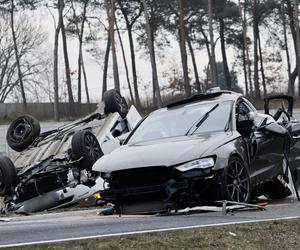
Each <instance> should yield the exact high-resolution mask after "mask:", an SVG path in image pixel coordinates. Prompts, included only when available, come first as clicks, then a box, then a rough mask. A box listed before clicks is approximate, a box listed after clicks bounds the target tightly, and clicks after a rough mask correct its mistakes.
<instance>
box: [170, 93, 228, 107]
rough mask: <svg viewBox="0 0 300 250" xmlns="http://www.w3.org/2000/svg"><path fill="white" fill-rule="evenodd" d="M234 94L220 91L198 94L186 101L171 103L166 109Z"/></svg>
mask: <svg viewBox="0 0 300 250" xmlns="http://www.w3.org/2000/svg"><path fill="white" fill-rule="evenodd" d="M232 93H233V92H231V91H226V90H222V91H219V92H214V93H208V94H196V95H193V96H191V97H189V98H186V99H184V100H181V101H178V102H173V103H170V104H168V105H166V107H167V108H172V107H176V106H179V105H183V104H187V103H191V102H195V101H203V100H207V99H211V98H215V97H219V96H221V95H222V94H232Z"/></svg>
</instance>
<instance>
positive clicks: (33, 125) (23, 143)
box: [6, 115, 41, 152]
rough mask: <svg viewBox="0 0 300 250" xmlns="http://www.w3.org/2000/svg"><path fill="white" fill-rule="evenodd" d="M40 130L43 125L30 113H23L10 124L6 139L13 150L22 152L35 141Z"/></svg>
mask: <svg viewBox="0 0 300 250" xmlns="http://www.w3.org/2000/svg"><path fill="white" fill-rule="evenodd" d="M40 132H41V127H40V123H39V121H38V120H37V119H35V118H34V117H32V116H30V115H22V116H19V117H18V118H17V119H15V120H14V121H13V122H12V123H11V124H10V125H9V127H8V130H7V134H6V141H7V144H8V145H9V146H10V147H11V148H12V149H13V150H15V151H17V152H21V151H23V150H25V149H26V148H28V147H29V146H30V145H31V144H32V143H33V142H34V140H35V139H36V138H37V137H38V136H39V135H40Z"/></svg>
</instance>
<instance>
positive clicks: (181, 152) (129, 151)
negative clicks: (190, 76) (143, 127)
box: [93, 132, 232, 173]
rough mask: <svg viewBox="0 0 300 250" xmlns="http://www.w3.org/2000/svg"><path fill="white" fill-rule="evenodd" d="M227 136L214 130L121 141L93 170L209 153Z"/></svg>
mask: <svg viewBox="0 0 300 250" xmlns="http://www.w3.org/2000/svg"><path fill="white" fill-rule="evenodd" d="M231 139H232V133H231V132H230V133H226V132H217V133H216V132H214V133H210V134H202V135H193V136H182V137H176V138H165V139H160V140H156V141H149V142H144V143H138V144H134V145H124V146H122V147H120V148H118V149H116V150H115V151H113V152H112V153H110V154H108V155H104V156H103V157H102V158H100V159H99V160H98V161H97V162H96V163H95V164H94V166H93V170H94V171H97V172H104V173H111V172H114V171H117V170H124V169H132V168H141V167H153V166H173V165H177V164H180V163H184V162H187V161H190V160H193V159H197V158H199V157H204V156H206V155H211V154H213V150H214V149H216V148H217V147H219V146H220V145H223V144H225V143H226V142H227V141H229V140H231Z"/></svg>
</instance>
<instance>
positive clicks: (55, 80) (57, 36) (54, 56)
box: [53, 0, 61, 121]
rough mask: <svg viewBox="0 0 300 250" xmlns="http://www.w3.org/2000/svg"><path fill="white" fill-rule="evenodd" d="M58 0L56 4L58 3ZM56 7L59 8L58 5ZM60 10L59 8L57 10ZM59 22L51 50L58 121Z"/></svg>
mask: <svg viewBox="0 0 300 250" xmlns="http://www.w3.org/2000/svg"><path fill="white" fill-rule="evenodd" d="M59 1H60V0H58V5H59ZM58 8H61V6H59V7H58ZM58 12H60V10H58ZM60 27H61V23H60V20H58V23H57V27H56V28H55V35H54V52H53V60H54V62H53V84H54V119H55V120H56V121H59V118H60V117H59V116H60V115H59V96H58V38H59V33H60Z"/></svg>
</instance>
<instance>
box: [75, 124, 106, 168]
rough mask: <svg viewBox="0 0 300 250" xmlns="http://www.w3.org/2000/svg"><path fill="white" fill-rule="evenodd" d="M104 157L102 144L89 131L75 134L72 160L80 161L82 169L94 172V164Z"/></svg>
mask: <svg viewBox="0 0 300 250" xmlns="http://www.w3.org/2000/svg"><path fill="white" fill-rule="evenodd" d="M102 156H103V152H102V150H101V147H100V144H99V142H98V140H97V138H96V136H95V135H94V134H93V133H92V132H90V131H88V130H82V131H79V132H77V133H75V134H74V136H73V138H72V158H73V159H74V160H79V159H80V161H79V162H78V165H79V167H80V168H81V169H86V170H88V171H91V170H92V167H93V165H94V163H95V162H96V161H97V160H98V159H99V158H100V157H102Z"/></svg>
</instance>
